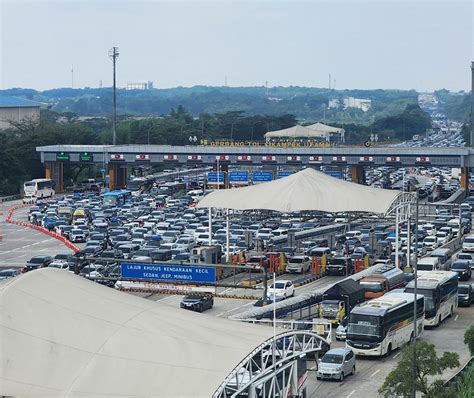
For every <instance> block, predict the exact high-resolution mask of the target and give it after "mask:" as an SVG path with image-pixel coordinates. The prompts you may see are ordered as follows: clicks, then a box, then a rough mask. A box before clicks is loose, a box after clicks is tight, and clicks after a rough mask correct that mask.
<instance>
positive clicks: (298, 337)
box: [213, 330, 327, 398]
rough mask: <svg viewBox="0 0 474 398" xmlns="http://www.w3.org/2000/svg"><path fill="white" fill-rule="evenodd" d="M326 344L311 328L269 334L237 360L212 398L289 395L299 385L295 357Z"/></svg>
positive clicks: (312, 352)
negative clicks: (308, 329)
mask: <svg viewBox="0 0 474 398" xmlns="http://www.w3.org/2000/svg"><path fill="white" fill-rule="evenodd" d="M325 344H327V342H326V340H325V339H324V338H323V337H321V336H319V335H318V334H316V333H313V332H311V331H296V330H292V331H288V332H283V333H280V334H278V335H277V336H276V337H275V338H273V337H272V338H270V339H268V340H266V341H265V342H263V343H262V344H261V345H260V346H258V347H257V348H255V349H254V350H253V351H252V352H251V353H250V354H249V355H247V357H245V358H244V359H243V360H242V362H240V363H239V364H238V365H237V366H236V367H235V368H234V369H233V370H232V372H230V373H229V375H228V376H227V377H226V378H225V379H224V381H223V382H222V384H221V385H220V386H219V388H218V389H217V390H216V392H215V393H214V395H213V398H236V397H239V396H248V397H250V398H256V397H259V398H267V397H268V398H270V397H285V398H286V397H288V396H292V394H296V391H297V389H298V377H297V372H298V365H297V359H298V358H305V357H306V356H307V355H308V354H315V353H317V352H318V351H320V350H321V349H322V348H323V345H325Z"/></svg>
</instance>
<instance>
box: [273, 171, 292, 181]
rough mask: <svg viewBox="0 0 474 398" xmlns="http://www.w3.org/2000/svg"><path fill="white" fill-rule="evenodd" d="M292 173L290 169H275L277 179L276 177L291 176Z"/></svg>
mask: <svg viewBox="0 0 474 398" xmlns="http://www.w3.org/2000/svg"><path fill="white" fill-rule="evenodd" d="M292 174H293V172H292V171H291V170H280V171H277V175H276V178H277V180H278V179H280V178H283V177H288V176H291V175H292Z"/></svg>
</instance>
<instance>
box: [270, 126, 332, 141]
mask: <svg viewBox="0 0 474 398" xmlns="http://www.w3.org/2000/svg"><path fill="white" fill-rule="evenodd" d="M327 134H328V133H327V132H325V131H317V130H314V129H310V128H307V127H303V126H300V125H299V124H298V125H296V126H293V127H289V128H287V129H283V130H276V131H270V132H268V133H266V134H265V138H266V139H268V138H326V136H327Z"/></svg>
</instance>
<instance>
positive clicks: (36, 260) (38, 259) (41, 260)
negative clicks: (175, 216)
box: [29, 257, 44, 264]
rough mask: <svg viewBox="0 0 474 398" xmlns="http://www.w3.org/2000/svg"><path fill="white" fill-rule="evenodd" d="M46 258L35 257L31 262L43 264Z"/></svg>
mask: <svg viewBox="0 0 474 398" xmlns="http://www.w3.org/2000/svg"><path fill="white" fill-rule="evenodd" d="M43 261H44V258H41V257H33V258H32V259H31V260H30V261H29V262H30V263H33V264H43Z"/></svg>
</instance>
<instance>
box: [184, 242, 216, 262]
mask: <svg viewBox="0 0 474 398" xmlns="http://www.w3.org/2000/svg"><path fill="white" fill-rule="evenodd" d="M190 262H191V263H193V264H221V262H222V247H221V246H219V245H216V246H199V247H195V248H194V249H193V250H192V251H191V257H190Z"/></svg>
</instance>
